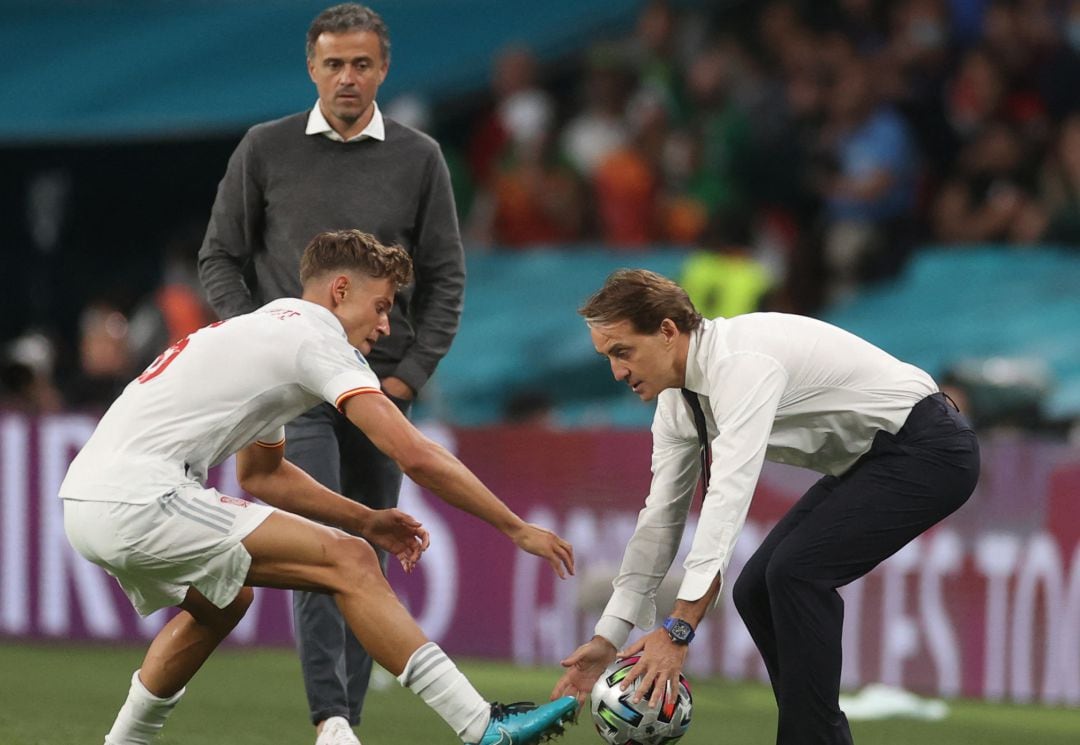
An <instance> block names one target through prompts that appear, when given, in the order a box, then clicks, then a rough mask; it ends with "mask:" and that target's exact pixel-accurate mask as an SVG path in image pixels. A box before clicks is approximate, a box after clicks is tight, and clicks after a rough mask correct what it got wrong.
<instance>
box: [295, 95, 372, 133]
mask: <svg viewBox="0 0 1080 745" xmlns="http://www.w3.org/2000/svg"><path fill="white" fill-rule="evenodd" d="M371 105H372V107H373V108H374V109H375V111H374V113H372V115H371V121H370V122H368V124H367V126H366V127H364V128H363V129H362V130H360V133H359V134H355V135H353V136H352V137H350V138H349V139H347V140H346V139H344V138H343V137H342V136H341V135H339V134H338V133H337V132H336V131H335V130H334V128H333V127H331V126H330V122H328V121H326V117H325V116H323V113H322V109H320V108H319V102H318V101H316V102H315V106H314V107H313V108H312V109H311V113H310V114H308V120H307V127H306V128H305V129H304V134H306V135H322V136H323V137H325V138H327V139H328V140H333V141H334V142H356V141H358V140H368V139H371V140H378V141H379V142H382V141H383V140H385V139H386V124H385V123H384V122H383V115H382V112H381V111H379V104H377V103H375V102H374V101H372V102H371Z"/></svg>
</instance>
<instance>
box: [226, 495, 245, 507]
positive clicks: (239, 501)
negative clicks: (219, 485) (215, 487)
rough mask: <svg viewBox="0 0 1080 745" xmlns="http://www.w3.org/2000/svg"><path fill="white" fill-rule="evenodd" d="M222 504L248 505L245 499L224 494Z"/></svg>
mask: <svg viewBox="0 0 1080 745" xmlns="http://www.w3.org/2000/svg"><path fill="white" fill-rule="evenodd" d="M220 499H221V503H222V504H232V505H236V506H237V507H247V506H248V503H247V502H246V501H245V500H243V499H237V498H236V497H227V496H225V495H224V494H222V495H221V497H220Z"/></svg>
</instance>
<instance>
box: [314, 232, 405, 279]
mask: <svg viewBox="0 0 1080 745" xmlns="http://www.w3.org/2000/svg"><path fill="white" fill-rule="evenodd" d="M338 271H355V272H360V273H361V274H365V275H367V276H369V277H372V278H374V279H383V278H389V279H390V280H391V281H393V283H394V284H395V285H396V286H397V287H401V286H402V285H407V284H408V283H409V282H411V281H412V275H413V268H412V259H411V258H409V254H407V253H406V252H405V249H403V248H402V247H401V246H384V245H383V244H381V243H379V241H378V240H377V239H376V238H375V237H374V236H373V235H371V234H369V233H364V232H363V231H360V230H334V231H328V232H325V233H319V234H318V235H316V236H315V237H314V238H312V239H311V242H310V243H308V245H307V248H305V249H304V255H303V256H301V257H300V283H301V284H305V285H306V284H307V283H308V280H310V279H311V278H312V277H317V276H319V275H320V274H325V273H327V272H338Z"/></svg>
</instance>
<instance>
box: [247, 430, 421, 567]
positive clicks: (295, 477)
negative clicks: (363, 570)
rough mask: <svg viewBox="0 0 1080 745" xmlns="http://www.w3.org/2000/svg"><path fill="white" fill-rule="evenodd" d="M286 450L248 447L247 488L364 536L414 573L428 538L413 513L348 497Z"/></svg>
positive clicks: (271, 501)
mask: <svg viewBox="0 0 1080 745" xmlns="http://www.w3.org/2000/svg"><path fill="white" fill-rule="evenodd" d="M284 450H285V447H284V446H283V445H278V446H275V447H264V446H262V445H249V446H248V447H246V448H244V449H243V450H241V451H240V452H239V453H237V455H236V475H237V479H238V480H239V482H240V486H242V487H243V488H244V491H246V492H248V493H249V494H251V495H252V496H255V497H258V498H259V499H261V500H262V501H264V502H266V503H267V504H269V505H272V506H274V507H277V508H278V509H282V510H285V511H287V512H291V513H293V514H295V515H301V516H302V517H306V518H309V519H311V520H317V521H318V522H321V523H326V524H328V525H336V526H338V527H339V528H342V529H344V530H346V531H348V532H350V533H355V534H359V535H362V536H364V537H365V538H367V539H368V540H370V541H371V542H372V543H374V544H375V545H376V546H378V547H379V548H381V549H383V550H384V551H386V552H388V553H390V554H393V555H394V556H396V557H397V558H398V561H399V562H401V567H402V569H404V570H405V571H406V572H408V571H412V568H413V566H414V565H415V564H416V562H417V561H419V560H420V555H421V554H422V553H423V552H424V550H425V549H426V548H427V547H428V541H429V538H428V532H427V531H426V530H425V529H424V528H423V527H422V526H421V525H420V523H419V522H418V521H417V520H416V519H415V518H414V517H412V515H408V514H406V513H404V512H402V511H401V510H398V509H389V510H373V509H371V508H370V507H366V506H364V505H362V504H359V503H358V502H353V501H352V500H351V499H346V498H345V497H343V496H341V495H340V494H338V493H337V492H335V491H332V490H331V489H327V488H326V487H325V486H323V485H322V484H320V483H319V482H318V481H316V480H315V479H313V478H312V477H311V476H310V475H309V474H307V473H306V472H305V471H304V470H303V469H301V468H299V467H298V466H296V465H295V464H293V463H290V462H289V461H287V460H285V454H284Z"/></svg>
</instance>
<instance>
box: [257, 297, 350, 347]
mask: <svg viewBox="0 0 1080 745" xmlns="http://www.w3.org/2000/svg"><path fill="white" fill-rule="evenodd" d="M264 307H265V308H266V309H267V310H293V311H296V312H297V313H301V314H306V315H307V316H308V317H310V318H314V319H316V320H317V321H318V322H319V323H322V324H324V325H326V326H327V327H328V328H329V329H330V330H331V331H333V332H334V333H335V334H338V335H339V336H341V338H343V339H347V338H348V336H347V335H346V334H345V327H344V326H342V325H341V321H339V320H338V317H337V316H335V315H334V314H333V313H332V312H331V311H330V309H329V308H326V307H324V306H322V305H319V304H318V303H313V302H311V301H310V300H301V299H300V298H296V297H283V298H278V299H277V300H272V301H271V302H269V303H267V304H266V305H265V306H264Z"/></svg>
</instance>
